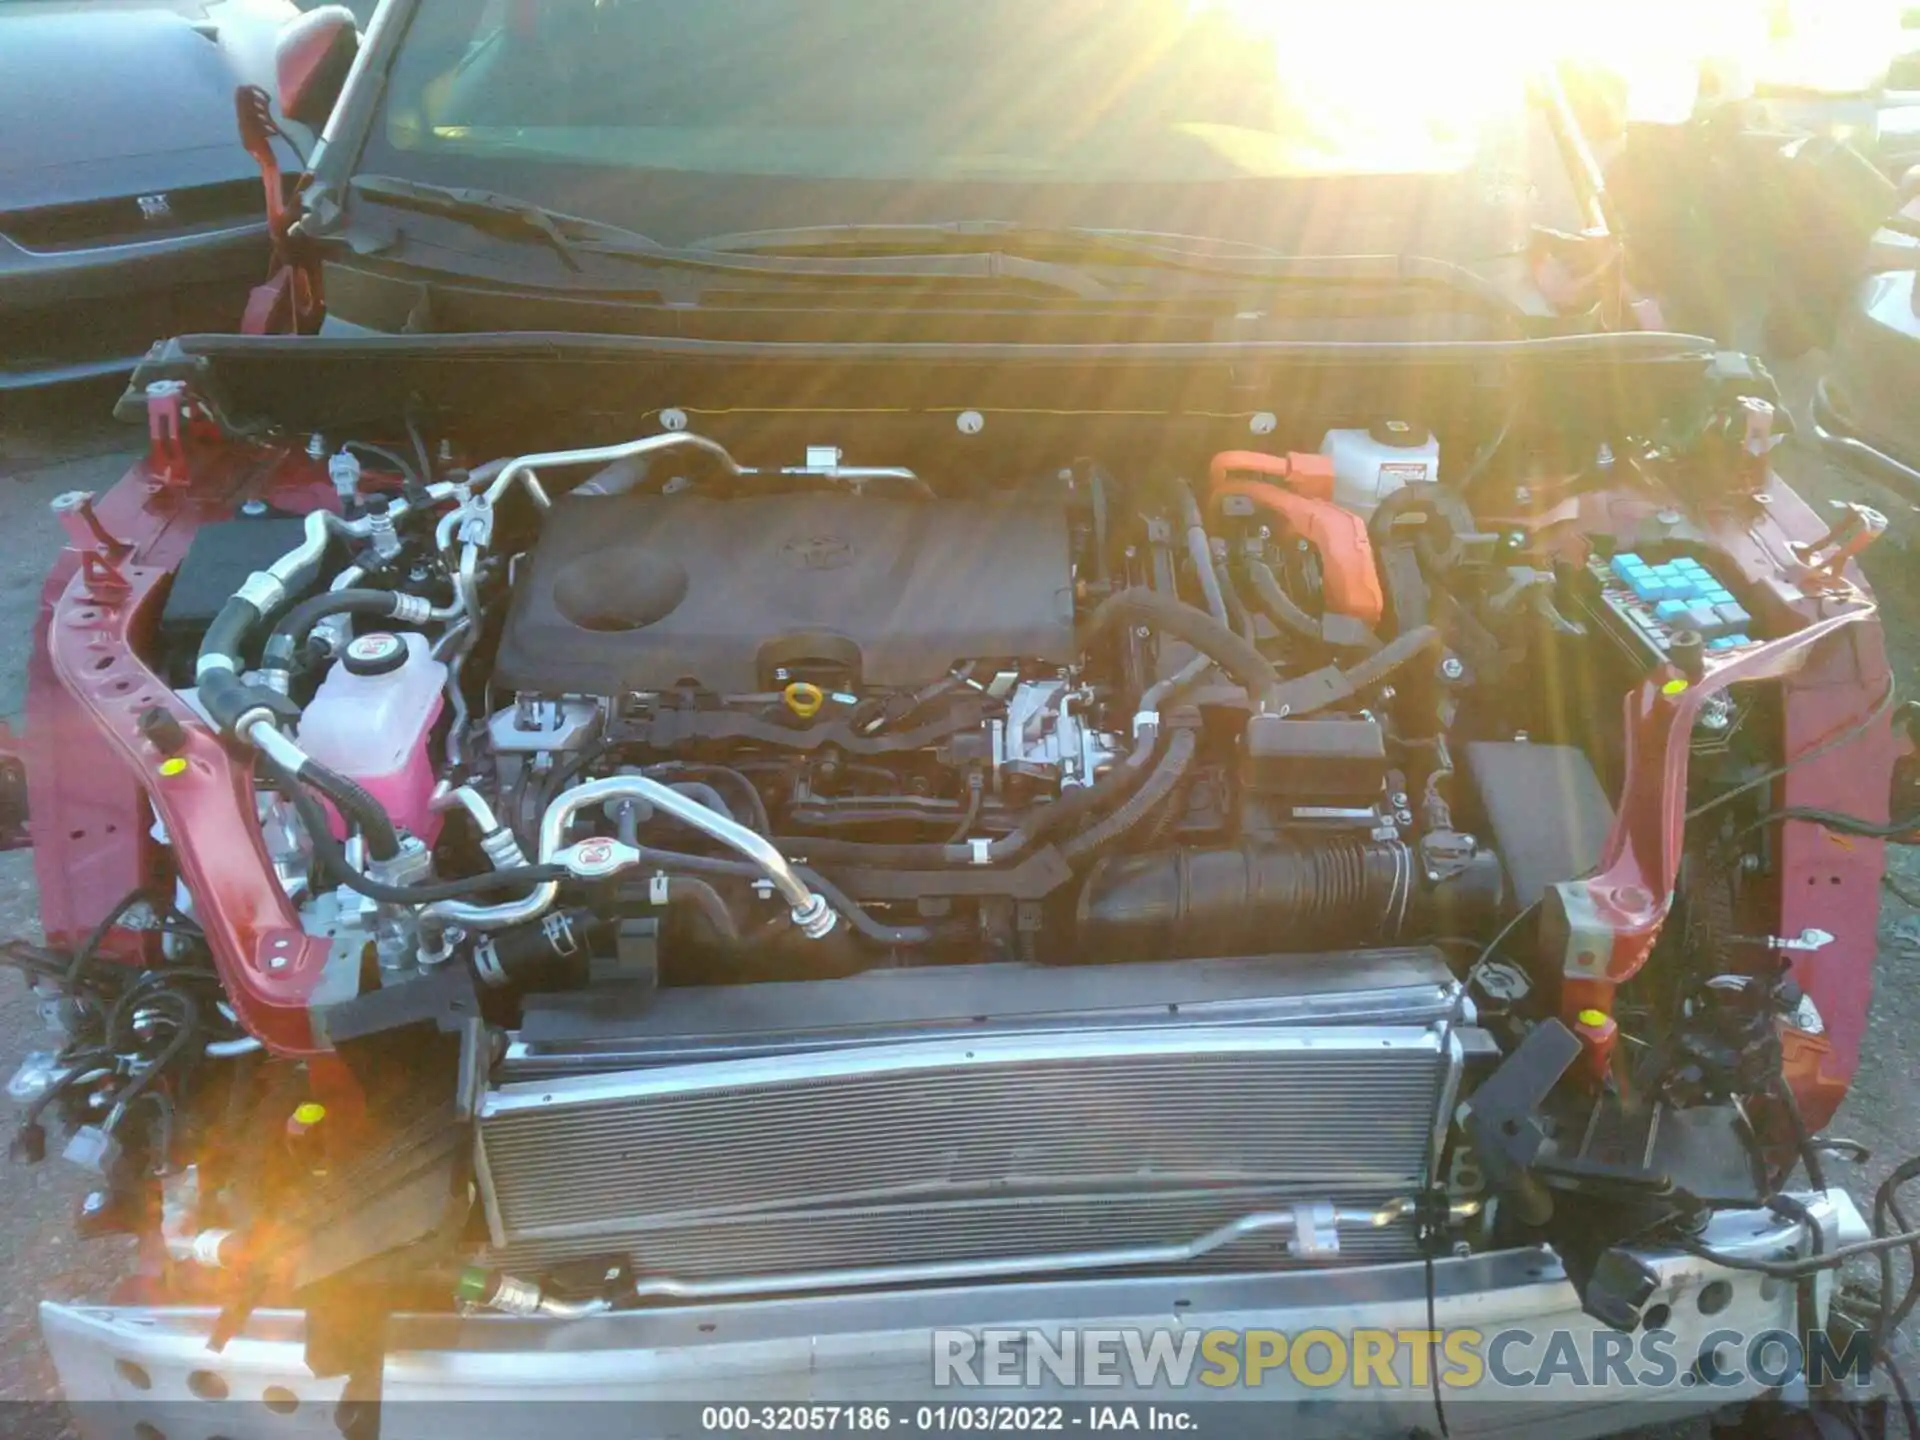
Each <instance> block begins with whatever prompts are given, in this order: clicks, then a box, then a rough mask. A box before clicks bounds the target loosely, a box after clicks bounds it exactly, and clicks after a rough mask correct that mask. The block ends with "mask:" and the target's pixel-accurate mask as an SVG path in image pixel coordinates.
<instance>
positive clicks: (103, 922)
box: [66, 885, 147, 990]
mask: <svg viewBox="0 0 1920 1440" xmlns="http://www.w3.org/2000/svg"><path fill="white" fill-rule="evenodd" d="M146 899H147V892H146V890H145V888H144V887H142V886H139V885H136V886H134V887H133V889H131V890H129V891H128V892H127V893H126V894H124V895H122V896H121V897H120V899H119V900H118V901H117V902H115V904H114V907H113V908H112V909H111V910H109V911H107V913H106V914H105V915H103V916H101V917H100V923H99V924H97V925H95V926H94V927H93V929H91V930H89V931H88V932H87V934H86V938H85V939H83V940H82V941H81V942H80V946H79V948H78V949H77V950H75V951H74V952H73V959H72V961H70V962H69V963H68V965H67V977H66V978H67V989H69V990H73V989H75V988H77V987H78V986H79V984H80V980H81V977H82V976H83V975H85V974H86V971H87V967H88V966H89V965H91V964H92V963H93V957H94V952H95V951H97V950H99V948H100V942H101V941H103V940H105V939H106V938H107V932H108V931H109V930H111V929H113V927H114V926H116V925H118V924H119V923H120V921H121V920H122V919H123V918H125V916H126V913H127V912H128V911H129V910H131V909H133V907H134V906H136V905H138V904H139V903H140V902H141V901H143V900H146Z"/></svg>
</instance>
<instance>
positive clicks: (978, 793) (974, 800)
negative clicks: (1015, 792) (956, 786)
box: [947, 770, 987, 845]
mask: <svg viewBox="0 0 1920 1440" xmlns="http://www.w3.org/2000/svg"><path fill="white" fill-rule="evenodd" d="M986 788H987V786H986V782H985V781H984V780H982V779H981V777H980V772H979V771H978V770H970V771H968V772H967V809H966V813H965V814H964V815H962V816H961V817H960V823H959V825H957V826H955V827H954V831H953V834H952V835H950V836H949V837H948V838H947V843H948V844H949V845H959V844H962V843H963V842H964V841H965V840H966V838H967V835H968V834H969V833H970V832H971V831H972V829H973V827H974V824H975V823H976V822H977V821H978V820H979V819H980V801H981V799H982V797H983V796H984V795H985V793H986Z"/></svg>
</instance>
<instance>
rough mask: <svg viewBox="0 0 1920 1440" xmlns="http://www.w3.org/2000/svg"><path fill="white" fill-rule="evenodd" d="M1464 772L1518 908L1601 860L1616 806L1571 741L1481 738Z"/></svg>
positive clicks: (1470, 752) (1472, 748)
mask: <svg viewBox="0 0 1920 1440" xmlns="http://www.w3.org/2000/svg"><path fill="white" fill-rule="evenodd" d="M1467 771H1468V773H1469V774H1470V775H1471V776H1472V777H1473V786H1474V790H1475V793H1476V794H1477V795H1478V797H1479V801H1480V808H1481V810H1482V812H1483V814H1484V817H1485V820H1486V824H1487V827H1488V829H1489V830H1491V832H1492V839H1493V844H1494V848H1495V849H1497V850H1498V851H1499V852H1500V859H1501V861H1502V863H1504V864H1505V865H1506V867H1507V878H1508V879H1509V880H1510V881H1511V882H1512V884H1511V885H1510V887H1509V893H1510V894H1511V896H1512V903H1513V904H1514V905H1516V906H1524V905H1531V904H1532V903H1533V902H1534V901H1536V900H1538V899H1540V897H1541V896H1543V895H1545V894H1546V892H1547V887H1548V886H1550V885H1557V884H1559V883H1560V882H1561V881H1563V880H1577V879H1579V878H1580V877H1581V876H1582V875H1585V874H1586V873H1587V872H1589V871H1590V870H1592V869H1593V868H1594V867H1595V866H1596V865H1598V864H1599V863H1600V856H1601V852H1602V850H1603V849H1604V848H1605V846H1606V843H1607V833H1608V832H1609V831H1610V830H1612V829H1613V805H1612V803H1611V802H1610V801H1609V800H1608V799H1607V793H1606V791H1604V790H1602V789H1601V788H1600V777H1599V776H1597V775H1596V774H1594V771H1593V762H1592V761H1590V760H1589V759H1587V757H1586V755H1585V753H1584V752H1582V751H1580V750H1578V749H1576V748H1575V747H1573V746H1571V745H1534V744H1530V743H1527V742H1524V741H1509V740H1483V741H1476V742H1475V743H1473V744H1471V745H1469V746H1467Z"/></svg>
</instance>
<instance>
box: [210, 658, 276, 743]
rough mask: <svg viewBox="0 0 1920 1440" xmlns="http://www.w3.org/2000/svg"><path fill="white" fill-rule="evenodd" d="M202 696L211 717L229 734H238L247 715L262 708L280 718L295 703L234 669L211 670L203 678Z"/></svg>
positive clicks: (216, 724) (217, 725)
mask: <svg viewBox="0 0 1920 1440" xmlns="http://www.w3.org/2000/svg"><path fill="white" fill-rule="evenodd" d="M199 694H200V704H201V705H202V706H203V707H204V708H205V709H206V712H207V718H208V719H210V720H212V721H213V723H214V725H215V726H216V727H218V728H219V729H220V730H221V731H223V732H225V733H226V734H228V735H232V734H234V733H235V732H236V730H237V729H238V728H239V724H240V720H241V718H242V717H243V716H245V715H248V714H251V713H252V712H254V711H256V710H260V709H265V710H266V711H267V713H268V714H270V715H276V714H279V713H280V712H281V710H282V709H284V708H285V707H286V706H288V705H290V704H291V703H292V702H290V701H289V700H288V699H287V697H286V696H284V695H282V694H280V693H279V692H277V691H272V690H266V689H264V688H257V687H255V686H252V685H249V684H247V683H246V682H245V681H244V680H242V679H241V678H240V677H239V676H238V675H236V674H234V673H233V671H231V670H209V671H208V672H207V673H206V674H205V675H204V676H202V677H201V679H200V689H199Z"/></svg>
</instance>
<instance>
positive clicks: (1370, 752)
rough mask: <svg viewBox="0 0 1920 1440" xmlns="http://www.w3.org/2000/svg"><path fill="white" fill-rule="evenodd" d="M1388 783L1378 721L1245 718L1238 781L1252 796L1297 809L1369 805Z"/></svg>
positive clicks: (1262, 715) (1385, 752)
mask: <svg viewBox="0 0 1920 1440" xmlns="http://www.w3.org/2000/svg"><path fill="white" fill-rule="evenodd" d="M1386 779H1387V740H1386V735H1385V734H1384V733H1383V732H1382V731H1381V729H1380V722H1379V721H1377V720H1366V719H1361V718H1358V717H1354V718H1331V719H1329V718H1306V719H1300V720H1290V719H1286V718H1283V717H1281V716H1279V715H1269V714H1264V713H1262V714H1257V715H1253V716H1250V717H1249V718H1248V720H1247V731H1246V737H1245V741H1244V744H1243V747H1242V749H1241V752H1240V780H1241V783H1242V784H1243V785H1245V786H1246V787H1247V789H1248V790H1250V791H1252V792H1253V793H1254V794H1256V795H1271V796H1274V797H1276V798H1280V799H1285V800H1289V801H1291V802H1293V803H1294V804H1296V805H1369V804H1372V803H1373V801H1375V800H1376V799H1378V798H1379V795H1380V791H1381V790H1382V789H1383V788H1384V787H1385V785H1386Z"/></svg>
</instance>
